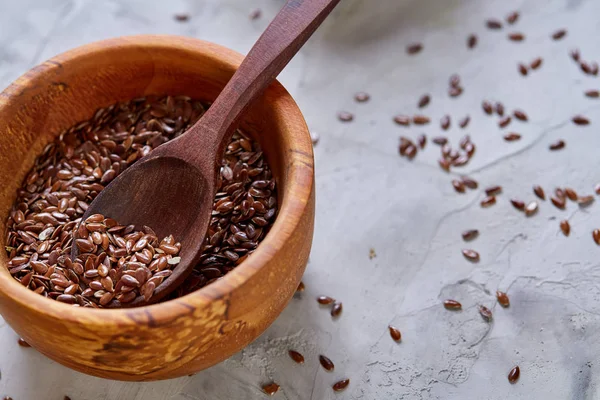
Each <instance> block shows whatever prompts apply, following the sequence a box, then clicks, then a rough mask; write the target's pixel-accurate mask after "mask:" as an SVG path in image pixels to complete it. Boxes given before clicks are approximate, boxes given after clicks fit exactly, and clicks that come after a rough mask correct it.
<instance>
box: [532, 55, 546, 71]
mask: <svg viewBox="0 0 600 400" xmlns="http://www.w3.org/2000/svg"><path fill="white" fill-rule="evenodd" d="M542 62H543V60H542V58H541V57H537V58H535V59H533V61H531V63H530V64H529V67H530V68H531V69H534V70H535V69H538V68H539V67H541V66H542Z"/></svg>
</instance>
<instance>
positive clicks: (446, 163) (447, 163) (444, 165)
mask: <svg viewBox="0 0 600 400" xmlns="http://www.w3.org/2000/svg"><path fill="white" fill-rule="evenodd" d="M438 164H439V165H440V168H442V169H443V170H444V171H446V172H449V171H450V161H448V160H446V159H445V158H440V159H439V160H438Z"/></svg>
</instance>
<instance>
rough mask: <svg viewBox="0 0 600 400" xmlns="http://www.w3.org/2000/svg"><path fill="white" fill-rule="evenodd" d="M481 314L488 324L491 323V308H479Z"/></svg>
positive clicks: (481, 306)
mask: <svg viewBox="0 0 600 400" xmlns="http://www.w3.org/2000/svg"><path fill="white" fill-rule="evenodd" d="M479 314H481V317H482V318H483V319H484V320H485V321H486V322H490V321H491V320H492V311H491V310H490V309H489V308H487V307H486V306H483V305H480V306H479Z"/></svg>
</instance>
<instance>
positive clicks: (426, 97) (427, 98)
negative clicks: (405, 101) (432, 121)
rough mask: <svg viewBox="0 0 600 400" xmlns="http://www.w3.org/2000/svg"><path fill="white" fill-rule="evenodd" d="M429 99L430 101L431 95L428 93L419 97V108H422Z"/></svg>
mask: <svg viewBox="0 0 600 400" xmlns="http://www.w3.org/2000/svg"><path fill="white" fill-rule="evenodd" d="M430 101H431V96H429V95H428V94H424V95H423V96H421V98H420V99H419V103H418V104H417V105H418V107H419V108H423V107H426V106H427V105H428V104H429V102H430Z"/></svg>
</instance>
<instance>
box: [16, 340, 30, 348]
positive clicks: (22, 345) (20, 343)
mask: <svg viewBox="0 0 600 400" xmlns="http://www.w3.org/2000/svg"><path fill="white" fill-rule="evenodd" d="M17 343H19V346H21V347H31V345H30V344H29V343H27V342H26V341H25V339H23V338H19V340H18V341H17Z"/></svg>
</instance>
